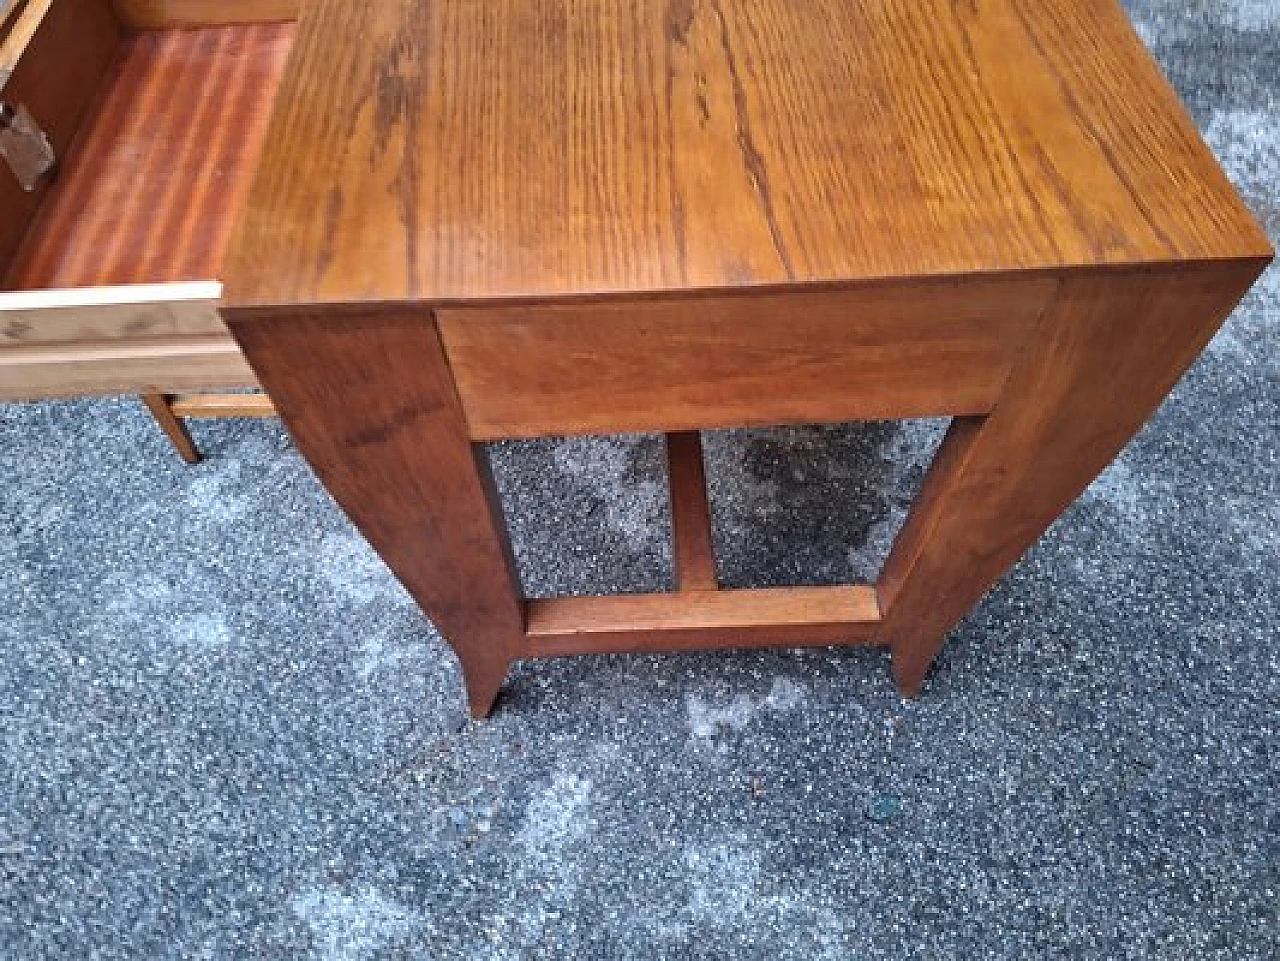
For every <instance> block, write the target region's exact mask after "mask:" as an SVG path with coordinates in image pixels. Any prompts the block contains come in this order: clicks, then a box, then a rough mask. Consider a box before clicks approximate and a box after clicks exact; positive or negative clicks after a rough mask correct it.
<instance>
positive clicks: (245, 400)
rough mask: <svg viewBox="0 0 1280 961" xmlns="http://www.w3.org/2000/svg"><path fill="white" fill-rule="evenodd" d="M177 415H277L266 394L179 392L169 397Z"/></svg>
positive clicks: (172, 409) (170, 404) (170, 407)
mask: <svg viewBox="0 0 1280 961" xmlns="http://www.w3.org/2000/svg"><path fill="white" fill-rule="evenodd" d="M169 409H170V410H171V411H173V414H174V416H175V417H275V416H276V408H275V405H274V404H273V403H271V398H270V397H268V396H267V395H266V394H178V395H176V396H174V397H171V398H169Z"/></svg>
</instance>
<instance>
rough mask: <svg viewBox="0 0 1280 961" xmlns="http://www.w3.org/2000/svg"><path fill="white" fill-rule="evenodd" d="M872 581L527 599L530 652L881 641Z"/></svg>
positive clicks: (538, 654)
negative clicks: (864, 583)
mask: <svg viewBox="0 0 1280 961" xmlns="http://www.w3.org/2000/svg"><path fill="white" fill-rule="evenodd" d="M879 623H880V606H879V602H878V600H877V598H876V591H875V588H874V587H870V586H867V585H852V586H848V585H846V586H839V587H778V588H761V589H750V590H729V591H690V592H679V593H673V594H629V595H627V594H624V595H616V596H611V597H554V598H545V599H540V600H529V601H526V602H525V639H526V642H527V646H526V650H525V651H524V652H523V656H525V657H557V656H562V655H568V654H590V653H624V652H626V653H631V652H639V651H664V650H665V651H683V650H695V649H704V648H723V647H799V646H817V647H821V646H827V645H831V644H848V643H857V642H863V643H876V642H877V640H878V637H877V631H876V628H877V627H878V625H879Z"/></svg>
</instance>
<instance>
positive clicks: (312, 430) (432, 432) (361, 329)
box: [227, 307, 524, 717]
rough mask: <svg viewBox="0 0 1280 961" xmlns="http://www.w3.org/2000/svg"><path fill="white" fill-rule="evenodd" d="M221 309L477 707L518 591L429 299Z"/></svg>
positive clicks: (490, 683)
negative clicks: (415, 303) (445, 648)
mask: <svg viewBox="0 0 1280 961" xmlns="http://www.w3.org/2000/svg"><path fill="white" fill-rule="evenodd" d="M227 320H228V323H229V325H230V327H231V329H232V331H233V333H234V334H235V336H236V339H237V340H238V341H239V342H240V344H241V346H242V347H243V348H244V350H245V353H246V355H247V357H248V358H249V362H250V364H251V365H252V366H253V368H254V370H255V372H256V373H257V375H258V377H259V379H260V380H261V382H262V385H263V386H264V387H265V388H266V390H267V392H268V393H269V394H270V395H271V399H272V401H274V403H275V405H276V407H277V409H278V410H279V412H280V415H281V417H282V418H283V420H284V422H285V424H286V425H287V427H288V428H289V431H290V432H291V433H292V435H293V437H294V439H295V440H296V442H297V444H298V447H299V449H300V450H301V451H302V453H303V455H304V456H305V457H306V458H307V460H308V461H309V462H310V463H311V466H312V467H313V468H314V469H315V471H316V473H317V474H318V475H319V476H320V479H321V480H322V481H324V483H325V486H326V487H328V489H329V491H330V492H331V493H332V494H333V496H334V497H335V498H336V499H337V500H338V503H340V504H341V505H342V507H343V509H344V510H346V512H347V514H348V516H349V517H350V518H351V519H352V521H354V522H355V524H356V526H357V527H358V528H359V529H360V530H361V531H362V532H363V534H364V535H365V537H367V538H368V540H369V542H370V543H371V544H372V545H373V547H374V549H375V550H377V552H378V553H379V554H380V555H381V556H382V558H383V559H384V560H385V561H386V562H387V564H388V565H389V566H390V567H391V569H392V570H393V571H394V572H395V574H396V575H397V576H398V577H399V578H400V580H401V581H402V582H403V583H404V585H405V587H407V588H408V590H409V592H410V593H411V594H412V595H413V596H414V598H415V599H416V600H417V601H418V603H419V604H420V605H421V606H422V608H423V609H424V610H425V611H426V612H427V614H428V615H430V617H431V619H432V620H433V621H434V622H435V625H436V627H437V628H438V629H439V630H440V633H441V634H442V635H443V636H444V637H445V639H446V640H447V641H448V642H449V643H450V644H451V645H452V647H453V649H454V651H455V652H456V653H457V655H458V659H459V660H460V661H461V662H462V674H463V677H464V678H465V680H466V684H467V694H468V699H469V701H470V706H471V712H472V714H473V715H475V716H477V717H479V716H483V715H486V714H488V713H489V711H490V710H491V709H492V707H493V703H494V699H495V698H496V697H497V694H498V688H499V687H500V686H501V684H502V679H503V677H504V675H505V674H506V671H507V666H508V664H509V663H510V662H511V660H512V659H513V658H514V657H516V656H517V654H518V652H519V650H520V646H521V643H522V640H523V631H524V626H523V617H524V615H523V603H522V600H521V595H520V591H519V589H518V579H517V577H516V575H515V568H514V562H513V560H512V557H511V553H510V549H509V546H508V544H507V538H506V533H505V527H504V525H503V523H502V520H501V518H500V516H499V514H498V512H497V509H496V507H495V504H496V500H495V498H494V496H493V494H492V482H491V479H490V477H489V472H488V465H487V463H486V462H485V460H484V456H483V451H482V450H481V449H479V448H477V447H475V446H473V445H472V443H471V440H470V438H469V436H468V433H467V429H466V423H465V421H464V419H463V413H462V407H461V405H460V403H459V401H458V398H457V394H456V393H455V391H454V386H453V379H452V377H451V375H450V372H449V368H448V364H447V362H446V360H445V356H444V352H443V350H442V348H441V346H440V340H439V337H438V336H437V333H436V327H435V322H434V319H433V317H432V315H431V312H430V311H429V310H425V309H424V310H420V311H416V312H415V311H412V310H407V309H405V308H400V309H398V310H389V309H383V308H377V307H372V308H363V309H348V310H345V311H342V312H340V313H338V314H336V315H335V314H333V313H325V314H319V313H315V314H310V313H307V312H305V311H300V310H284V309H281V310H272V311H255V312H252V313H248V314H240V315H237V314H236V313H234V312H228V314H227Z"/></svg>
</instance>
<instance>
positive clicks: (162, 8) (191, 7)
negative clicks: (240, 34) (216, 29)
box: [114, 0, 301, 30]
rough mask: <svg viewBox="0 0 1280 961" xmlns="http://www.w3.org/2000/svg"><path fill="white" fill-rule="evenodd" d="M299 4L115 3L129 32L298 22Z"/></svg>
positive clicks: (285, 0) (267, 0)
mask: <svg viewBox="0 0 1280 961" xmlns="http://www.w3.org/2000/svg"><path fill="white" fill-rule="evenodd" d="M300 3H301V0H115V2H114V6H115V9H116V13H117V14H118V15H119V17H120V20H121V22H122V23H124V25H125V26H126V27H128V28H130V29H132V30H155V29H158V28H162V27H193V26H214V25H218V24H228V23H276V22H281V21H286V20H296V19H297V18H298V7H299V5H300Z"/></svg>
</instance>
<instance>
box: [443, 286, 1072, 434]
mask: <svg viewBox="0 0 1280 961" xmlns="http://www.w3.org/2000/svg"><path fill="white" fill-rule="evenodd" d="M1056 284H1057V281H1056V280H1055V279H1053V278H1049V277H1039V278H1030V279H1028V278H1018V279H1000V280H991V279H982V280H976V281H964V282H959V281H945V282H941V281H940V282H928V283H914V284H893V285H883V286H868V287H863V288H859V289H855V290H845V291H822V292H803V293H768V294H738V295H733V296H706V297H691V298H685V299H680V300H654V301H648V302H641V303H629V304H605V303H597V304H574V305H566V306H519V307H503V308H496V307H486V308H459V309H447V310H440V311H438V312H437V322H438V324H439V329H440V335H441V339H442V341H443V343H444V347H445V351H446V353H447V355H448V358H449V364H450V366H451V367H452V370H453V374H454V379H455V381H456V383H457V388H458V393H459V396H460V398H461V400H462V405H463V408H464V410H465V412H466V417H467V422H468V424H469V426H470V430H471V434H472V436H473V438H475V439H476V440H493V439H497V438H503V437H537V436H555V435H567V434H585V433H610V432H622V431H667V430H685V429H692V428H698V427H702V428H713V427H736V426H744V427H745V426H764V425H782V424H803V423H835V422H841V421H849V420H877V419H886V418H904V417H926V416H943V415H966V414H983V413H986V412H987V411H989V410H990V409H991V407H992V405H993V404H994V403H995V401H996V398H997V397H998V396H999V393H1000V390H1001V388H1002V386H1003V384H1004V381H1005V377H1006V376H1007V374H1008V372H1009V367H1010V364H1011V361H1012V358H1013V357H1014V355H1015V353H1016V351H1017V350H1018V348H1019V346H1020V345H1021V344H1022V342H1023V341H1024V339H1025V338H1026V336H1027V335H1028V334H1029V333H1030V331H1031V329H1032V327H1033V326H1034V324H1035V321H1036V319H1037V318H1038V317H1039V315H1040V313H1041V311H1042V310H1043V308H1044V306H1045V304H1046V303H1047V302H1048V299H1049V298H1050V297H1051V296H1052V293H1053V291H1054V289H1055V288H1056Z"/></svg>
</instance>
